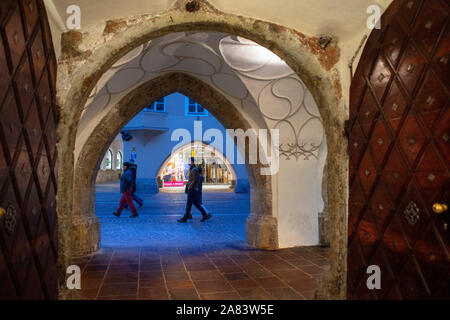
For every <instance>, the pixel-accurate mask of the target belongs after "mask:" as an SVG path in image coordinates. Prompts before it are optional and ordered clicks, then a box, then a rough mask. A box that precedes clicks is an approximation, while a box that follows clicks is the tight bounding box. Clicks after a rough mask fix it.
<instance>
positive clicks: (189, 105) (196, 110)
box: [184, 97, 208, 116]
mask: <svg viewBox="0 0 450 320" xmlns="http://www.w3.org/2000/svg"><path fill="white" fill-rule="evenodd" d="M184 103H185V115H187V116H207V115H208V111H206V109H205V108H203V107H202V106H201V105H199V104H198V103H197V102H195V101H194V100H192V99H191V98H188V97H185V102H184Z"/></svg>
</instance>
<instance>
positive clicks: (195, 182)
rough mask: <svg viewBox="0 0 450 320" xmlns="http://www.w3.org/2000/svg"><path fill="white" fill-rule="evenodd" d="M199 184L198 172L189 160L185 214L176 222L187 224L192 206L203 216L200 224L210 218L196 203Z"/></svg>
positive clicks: (192, 159)
mask: <svg viewBox="0 0 450 320" xmlns="http://www.w3.org/2000/svg"><path fill="white" fill-rule="evenodd" d="M199 184H200V174H199V170H198V168H197V167H196V166H195V160H194V158H191V163H190V170H189V179H188V182H187V184H186V192H187V202H186V213H185V214H184V216H183V217H182V218H181V219H178V222H187V220H188V219H189V217H190V216H191V209H192V205H194V206H195V207H196V208H197V209H198V210H199V211H200V212H201V214H202V216H203V218H202V219H201V220H200V221H201V222H204V221H206V220H208V219H210V218H211V217H212V216H211V214H210V213H208V212H206V210H205V209H204V208H203V207H202V206H201V205H200V203H199V202H198V190H199Z"/></svg>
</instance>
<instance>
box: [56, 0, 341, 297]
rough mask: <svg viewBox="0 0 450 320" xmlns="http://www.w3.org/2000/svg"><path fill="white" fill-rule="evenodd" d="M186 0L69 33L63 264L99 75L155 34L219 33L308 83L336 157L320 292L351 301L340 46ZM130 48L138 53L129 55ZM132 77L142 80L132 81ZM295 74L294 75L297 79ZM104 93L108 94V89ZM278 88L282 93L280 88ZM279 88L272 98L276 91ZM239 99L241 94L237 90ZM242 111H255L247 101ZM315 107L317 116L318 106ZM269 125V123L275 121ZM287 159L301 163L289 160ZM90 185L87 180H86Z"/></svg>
mask: <svg viewBox="0 0 450 320" xmlns="http://www.w3.org/2000/svg"><path fill="white" fill-rule="evenodd" d="M186 2H187V1H184V0H179V1H176V2H175V3H174V4H173V5H172V6H171V7H170V8H169V9H168V10H166V11H164V12H161V13H159V14H157V15H145V14H143V15H139V16H133V17H127V18H124V19H119V20H115V21H108V22H102V23H100V24H99V25H97V26H95V27H93V28H92V29H91V30H89V31H86V32H84V33H82V34H81V33H76V32H75V33H74V32H69V33H68V34H65V35H64V36H63V42H62V46H61V47H62V54H61V57H60V59H59V65H58V84H57V85H58V92H57V99H58V104H59V105H60V107H61V109H60V111H61V121H60V123H59V126H58V136H59V143H58V157H59V165H58V180H59V186H58V187H59V189H58V191H59V192H58V198H57V199H58V217H59V225H60V258H61V259H60V261H61V264H62V265H67V264H68V262H69V259H70V257H71V238H72V237H71V232H72V231H71V230H72V226H73V221H72V213H73V210H74V208H75V207H76V205H75V203H74V198H71V197H67V195H69V194H74V193H75V192H76V190H74V189H73V181H74V167H75V160H76V158H75V157H74V153H73V150H74V149H75V142H76V137H77V130H78V126H79V121H80V119H81V116H82V113H83V110H84V108H85V106H86V103H87V101H88V98H89V96H91V95H92V94H93V92H94V94H95V93H96V92H95V91H94V88H95V87H96V86H97V84H98V82H99V80H100V78H101V77H102V75H103V74H104V73H105V72H107V71H108V70H109V69H110V68H111V67H112V66H113V65H114V64H116V63H118V64H119V65H120V64H121V61H119V59H120V58H122V57H123V56H124V55H126V54H129V56H131V57H132V56H133V55H134V54H137V55H139V54H140V53H138V52H139V50H140V49H136V48H138V47H140V46H142V45H144V44H146V43H148V42H149V41H151V40H153V39H156V38H158V37H161V36H164V35H167V34H171V33H179V32H189V31H216V32H222V33H228V34H233V35H237V36H240V37H242V38H244V39H249V40H251V41H253V42H255V43H258V44H259V45H262V46H263V47H265V48H267V49H269V50H270V51H272V52H274V53H275V54H276V55H277V56H278V57H280V58H281V59H283V60H284V61H285V62H286V64H287V65H288V66H289V67H290V68H291V69H292V70H293V71H294V72H295V75H296V76H298V77H299V79H301V80H302V82H303V83H304V84H305V87H307V88H308V89H309V90H310V93H311V97H312V98H313V100H314V101H315V102H316V103H317V107H318V111H319V113H320V116H321V119H322V121H323V128H324V130H325V133H326V146H327V152H328V154H329V159H330V157H332V161H328V163H329V167H328V168H329V179H328V193H329V212H330V213H329V214H330V216H329V219H330V225H332V226H333V230H332V232H331V234H330V241H331V254H330V271H329V273H328V274H327V276H326V278H325V280H324V281H323V283H322V285H321V289H320V290H319V293H318V297H321V298H345V290H346V268H347V265H346V248H347V238H346V235H347V219H346V213H347V192H348V190H347V189H348V187H347V181H346V179H347V155H346V152H345V150H346V146H347V141H346V139H345V137H344V136H343V129H344V120H345V119H346V111H345V110H346V108H345V102H344V99H343V94H342V87H341V85H340V83H341V76H340V73H339V71H338V67H337V62H338V61H339V50H338V48H337V46H336V44H331V45H330V46H328V47H327V48H325V49H321V48H320V46H318V39H317V38H314V37H307V36H305V35H304V34H302V33H300V32H299V31H296V30H292V29H288V28H286V27H283V26H281V25H275V24H273V23H269V22H264V21H261V20H256V19H252V18H246V17H242V16H237V15H233V14H226V13H223V12H220V11H218V10H217V9H215V8H214V7H212V6H211V5H210V4H208V3H207V2H206V1H200V10H199V11H197V12H194V13H192V12H187V11H186V10H185V4H186ZM105 26H106V27H105ZM132 50H136V51H135V52H133V53H131V52H132ZM211 68H212V67H211V66H210V65H208V66H204V67H203V69H201V73H203V75H200V76H199V78H200V77H201V76H208V75H209V74H207V72H211V70H212V69H211ZM146 72H147V71H146ZM250 72H251V71H250ZM137 73H138V74H137V75H134V74H133V75H128V76H129V77H130V78H129V81H130V82H129V83H133V82H134V81H138V80H136V79H137V78H139V77H141V76H145V75H142V73H140V72H137ZM205 74H206V75H205ZM134 76H136V78H133V77H134ZM138 76H139V77H138ZM224 77H226V76H224ZM294 78H295V76H294V77H293V78H292V79H294ZM242 79H244V77H243V78H242ZM215 80H216V82H218V83H220V81H223V79H222V80H221V79H220V76H219V79H215ZM289 81H290V80H289ZM100 87H101V86H100ZM100 87H98V88H100ZM275 87H276V86H275ZM116 89H118V87H115V86H114V85H113V86H112V91H114V90H116ZM225 89H226V88H225ZM105 90H106V89H105ZM108 90H110V89H108ZM99 93H100V94H102V92H99ZM273 93H275V94H277V95H280V96H281V95H282V93H280V92H279V91H277V89H275V90H274V91H273ZM273 93H272V96H274V95H273ZM234 94H236V92H235V93H234ZM99 97H100V96H99ZM238 97H240V96H239V94H238ZM269 97H270V95H269ZM252 98H253V99H254V100H255V101H257V100H258V99H257V98H256V97H252ZM300 98H301V96H300V95H299V96H297V97H294V99H297V100H301V99H300ZM231 100H232V99H231V98H230V101H231ZM105 101H107V99H106V98H104V100H103V101H101V104H103V105H107V104H108V102H105ZM304 101H305V100H304ZM109 103H110V102H109ZM287 105H289V104H287ZM242 109H243V110H245V109H249V108H247V107H246V106H244V108H242ZM287 110H289V107H287ZM308 110H309V109H308ZM269 111H270V110H269ZM309 111H310V112H311V114H312V115H314V111H312V110H309ZM290 113H291V111H290V112H289V113H288V112H287V111H285V112H284V113H278V114H275V115H272V117H275V118H277V117H281V116H287V115H289V114H290ZM266 114H267V110H266ZM295 114H297V113H295ZM268 123H269V122H268ZM250 125H251V126H252V127H255V128H258V127H259V125H258V123H257V122H256V121H253V122H251V123H250ZM269 125H271V124H270V123H269ZM272 125H273V123H272ZM319 140H320V139H319ZM319 142H320V141H318V140H316V141H314V143H315V144H318V143H319ZM290 143H292V142H290ZM307 162H308V161H307ZM309 162H310V161H309ZM289 163H296V162H295V161H289ZM80 165H82V164H80ZM86 183H88V182H87V181H86ZM276 187H277V186H275V189H276ZM64 195H66V196H64ZM273 208H275V210H276V208H278V204H277V203H276V199H275V203H272V207H271V208H269V209H271V210H272V209H273ZM276 214H277V213H276V212H275V215H276ZM86 223H89V222H86ZM62 269H63V268H62Z"/></svg>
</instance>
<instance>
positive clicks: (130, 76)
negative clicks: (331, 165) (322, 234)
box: [75, 32, 325, 160]
mask: <svg viewBox="0 0 450 320" xmlns="http://www.w3.org/2000/svg"><path fill="white" fill-rule="evenodd" d="M166 72H186V73H188V74H191V75H193V76H196V77H198V78H199V79H201V80H203V81H206V82H207V83H209V84H210V85H212V86H213V87H215V88H216V89H217V90H219V91H220V92H221V93H222V94H224V95H225V96H226V97H227V98H228V99H229V100H230V101H233V102H234V103H235V104H237V105H238V106H240V109H241V110H242V112H243V113H245V114H246V117H247V118H250V119H252V120H253V121H255V122H256V124H257V125H258V126H259V127H260V128H269V129H279V130H280V131H281V132H280V139H281V141H280V145H279V146H278V148H279V150H280V155H281V156H282V157H284V158H286V159H291V158H293V159H297V160H298V159H299V158H301V159H303V160H308V159H310V158H313V159H317V158H318V151H319V149H320V146H321V145H322V143H323V142H324V137H325V133H324V130H323V126H322V120H321V117H320V114H319V111H318V109H317V105H316V103H315V101H314V98H313V97H312V95H311V93H310V92H309V90H308V89H307V88H306V86H305V85H304V83H303V82H302V81H301V80H300V78H299V77H298V75H296V74H295V72H294V71H293V70H292V69H291V68H290V67H289V66H288V65H287V64H286V63H285V62H284V61H283V60H281V59H280V58H279V57H278V56H277V55H275V54H274V53H273V52H271V51H269V50H268V49H266V48H264V47H262V46H260V45H258V44H257V43H255V42H253V41H250V40H247V39H244V38H242V37H238V36H233V35H229V34H226V33H219V32H179V33H174V34H169V35H167V36H164V37H161V38H156V39H154V40H151V41H149V42H148V43H146V44H143V45H141V46H139V47H137V48H135V49H133V50H132V51H130V52H129V53H128V54H126V55H125V56H124V57H122V58H121V59H120V60H119V61H118V62H116V63H115V64H114V65H113V66H112V67H111V68H110V69H109V70H108V71H107V72H106V73H104V74H103V76H102V77H101V78H100V80H99V82H98V84H97V86H96V87H95V88H94V90H93V93H92V95H91V96H90V97H89V99H88V101H87V103H86V106H85V108H84V110H83V113H82V116H81V120H80V124H79V127H78V131H77V142H76V149H75V158H77V156H78V153H79V150H80V146H82V145H83V144H84V143H85V141H86V139H87V138H88V137H89V135H90V133H91V132H92V130H93V128H94V127H95V126H94V125H93V124H95V123H96V122H97V121H98V119H100V118H101V117H102V116H104V115H105V114H106V113H107V112H109V110H110V109H111V108H112V106H113V105H114V104H115V103H117V101H119V100H120V99H121V98H122V97H123V96H124V95H125V94H126V93H127V92H130V91H131V90H133V88H136V87H137V86H138V85H139V84H140V83H143V82H145V81H147V80H149V79H152V78H154V77H157V76H159V75H161V74H164V73H166ZM149 103H150V102H149Z"/></svg>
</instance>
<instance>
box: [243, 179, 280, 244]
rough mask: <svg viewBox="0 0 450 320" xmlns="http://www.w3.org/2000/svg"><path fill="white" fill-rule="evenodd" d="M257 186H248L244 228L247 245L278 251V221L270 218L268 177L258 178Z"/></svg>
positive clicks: (269, 184) (270, 191)
mask: <svg viewBox="0 0 450 320" xmlns="http://www.w3.org/2000/svg"><path fill="white" fill-rule="evenodd" d="M258 178H259V179H261V180H262V181H260V183H259V184H258V185H255V184H250V186H251V188H250V215H249V216H248V218H247V222H246V226H245V240H246V242H247V244H248V245H250V246H252V247H256V248H260V249H266V250H275V249H278V221H277V219H276V218H274V217H272V188H271V179H270V177H269V176H259V177H258Z"/></svg>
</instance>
